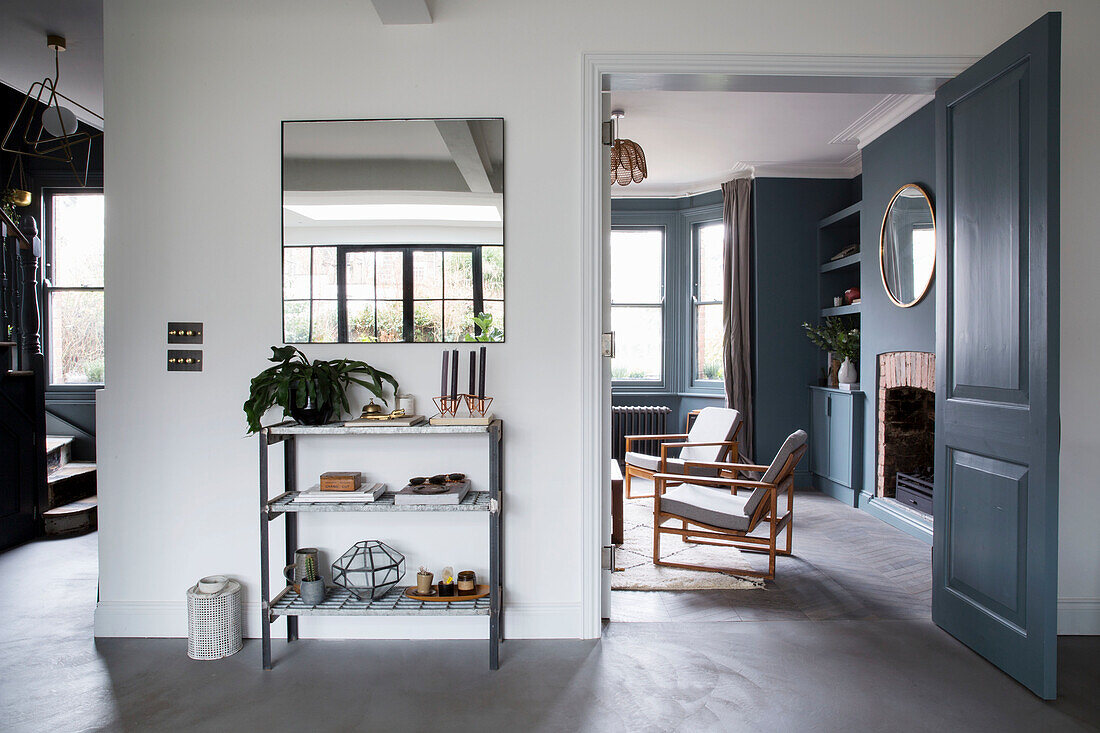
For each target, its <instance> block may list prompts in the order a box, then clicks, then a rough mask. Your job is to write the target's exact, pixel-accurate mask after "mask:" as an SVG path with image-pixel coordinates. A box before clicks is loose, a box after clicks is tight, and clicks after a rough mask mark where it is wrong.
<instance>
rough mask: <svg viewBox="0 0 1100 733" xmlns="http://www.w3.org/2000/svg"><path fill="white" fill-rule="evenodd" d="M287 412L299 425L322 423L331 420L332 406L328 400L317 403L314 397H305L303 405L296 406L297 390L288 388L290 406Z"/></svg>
mask: <svg viewBox="0 0 1100 733" xmlns="http://www.w3.org/2000/svg"><path fill="white" fill-rule="evenodd" d="M287 412H288V413H290V416H291V417H292V418H294V420H295V422H297V423H298V424H300V425H324V424H326V423H328V422H329V421H330V420H332V413H333V407H332V404H331V403H329V402H320V403H318V402H317V400H316V398H314V397H309V396H307V397H306V404H305V406H304V407H298V390H296V389H292V390H290V407H288V408H287Z"/></svg>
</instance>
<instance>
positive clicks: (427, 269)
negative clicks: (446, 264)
mask: <svg viewBox="0 0 1100 733" xmlns="http://www.w3.org/2000/svg"><path fill="white" fill-rule="evenodd" d="M413 297H414V298H416V299H417V300H420V299H431V298H442V297H443V253H442V252H413Z"/></svg>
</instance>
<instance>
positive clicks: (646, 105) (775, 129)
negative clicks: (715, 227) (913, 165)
mask: <svg viewBox="0 0 1100 733" xmlns="http://www.w3.org/2000/svg"><path fill="white" fill-rule="evenodd" d="M610 96H611V108H612V109H622V110H624V111H625V112H626V117H625V118H624V119H623V120H622V121H621V122H620V125H619V137H621V138H628V139H630V140H633V141H634V142H636V143H638V144H639V145H641V146H642V150H643V151H644V152H645V157H646V167H647V169H648V171H649V176H648V177H647V178H646V180H644V181H643V182H642V183H640V184H634V183H632V184H630V185H628V186H617V185H616V186H612V187H611V195H612V197H614V198H627V197H635V196H641V197H644V196H683V195H687V194H693V193H700V192H702V191H709V190H713V189H715V188H717V187H718V186H719V185H720V184H721V183H722V182H723V181H727V180H729V179H730V178H731V177H734V176H735V175H736V174H738V173H745V172H749V171H751V172H752V173H753V174H754V175H756V176H765V177H767V176H771V177H774V176H784V177H795V178H850V177H852V176H854V175H856V174H858V173H859V171H860V160H859V148H860V147H861V146H863V145H866V144H867V143H868V142H870V141H871V140H873V139H874V138H875V137H877V136H878V135H881V134H882V133H883V132H884V131H885V130H887V129H889V128H890V127H892V126H893V125H895V124H897V123H898V122H900V121H901V120H902V119H904V118H905V117H907V116H908V115H909V114H911V113H912V112H914V111H916V110H917V109H919V108H920V107H922V106H924V104H926V103H927V102H929V101H931V99H932V97H931V96H930V95H916V94H843V93H790V92H700V91H687V92H683V91H619V92H611V93H610Z"/></svg>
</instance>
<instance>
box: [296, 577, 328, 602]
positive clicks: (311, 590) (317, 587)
mask: <svg viewBox="0 0 1100 733" xmlns="http://www.w3.org/2000/svg"><path fill="white" fill-rule="evenodd" d="M301 587H302V589H301V591H299V593H298V595H300V596H301V597H302V603H304V604H306V605H307V606H316V605H317V604H318V603H321V602H322V601H323V600H325V581H324V580H321V579H320V578H318V579H317V580H303V581H302V582H301Z"/></svg>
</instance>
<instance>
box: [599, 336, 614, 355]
mask: <svg viewBox="0 0 1100 733" xmlns="http://www.w3.org/2000/svg"><path fill="white" fill-rule="evenodd" d="M600 356H606V357H607V358H609V359H614V358H615V332H614V331H605V332H604V334H603V335H602V336H600Z"/></svg>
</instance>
